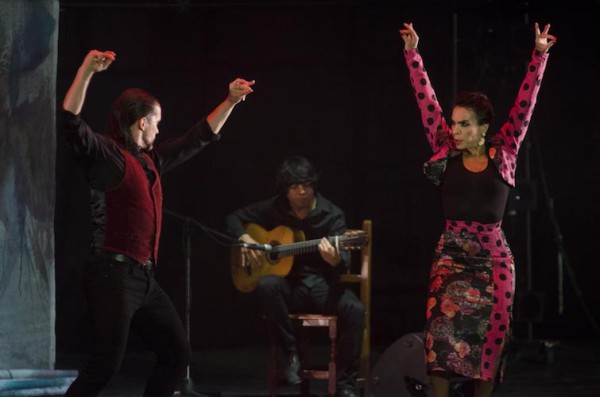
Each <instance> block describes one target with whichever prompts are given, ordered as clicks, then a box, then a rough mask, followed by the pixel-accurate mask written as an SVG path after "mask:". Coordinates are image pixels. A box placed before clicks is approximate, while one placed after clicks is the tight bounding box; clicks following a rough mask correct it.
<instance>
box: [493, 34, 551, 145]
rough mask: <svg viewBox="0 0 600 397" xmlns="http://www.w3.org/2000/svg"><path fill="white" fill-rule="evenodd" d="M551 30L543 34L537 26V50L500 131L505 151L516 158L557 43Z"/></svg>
mask: <svg viewBox="0 0 600 397" xmlns="http://www.w3.org/2000/svg"><path fill="white" fill-rule="evenodd" d="M549 30H550V25H549V24H548V25H546V26H545V27H544V30H543V31H542V32H540V28H539V25H538V24H537V23H536V24H535V50H534V51H533V54H532V56H531V61H530V62H529V65H528V66H527V71H526V74H525V78H524V79H523V82H522V83H521V87H520V89H519V93H518V94H517V98H516V100H515V103H514V104H513V107H512V108H511V110H510V113H509V117H508V121H507V122H506V123H505V124H504V125H503V126H502V128H501V129H500V138H501V143H502V144H503V146H504V148H505V150H506V151H507V152H508V153H511V154H512V155H514V156H516V154H517V152H518V151H519V148H520V147H521V143H522V142H523V140H524V138H525V134H526V133H527V128H528V127H529V122H530V120H531V116H532V114H533V109H534V107H535V103H536V100H537V94H538V92H539V90H540V86H541V83H542V77H543V76H544V70H545V69H546V61H547V59H548V50H549V49H550V47H552V46H553V45H554V43H556V37H554V36H552V35H550V34H549V33H548V31H549Z"/></svg>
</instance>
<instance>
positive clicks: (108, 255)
mask: <svg viewBox="0 0 600 397" xmlns="http://www.w3.org/2000/svg"><path fill="white" fill-rule="evenodd" d="M93 252H94V254H96V255H97V256H100V257H102V258H105V259H110V260H113V261H116V262H121V263H125V264H127V265H131V266H135V267H139V268H140V269H144V270H152V269H154V262H152V261H151V260H147V261H146V262H144V263H140V262H138V261H136V260H135V259H133V258H130V257H129V256H127V255H124V254H118V253H115V252H108V251H105V250H103V249H102V248H98V247H94V248H93Z"/></svg>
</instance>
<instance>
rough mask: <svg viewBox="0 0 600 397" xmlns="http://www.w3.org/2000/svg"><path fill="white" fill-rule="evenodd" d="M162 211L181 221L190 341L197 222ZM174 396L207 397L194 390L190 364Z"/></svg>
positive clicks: (186, 313) (187, 329) (186, 311)
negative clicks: (193, 241) (179, 389)
mask: <svg viewBox="0 0 600 397" xmlns="http://www.w3.org/2000/svg"><path fill="white" fill-rule="evenodd" d="M163 212H164V213H165V214H168V215H170V216H172V217H173V218H176V219H178V220H180V221H182V222H183V236H184V249H183V251H184V255H185V332H186V336H187V340H188V344H189V345H190V346H191V342H190V309H191V303H192V291H191V277H190V276H191V257H192V255H191V254H192V243H191V237H192V232H193V230H194V227H198V222H196V221H195V220H194V219H192V218H189V217H186V216H183V215H179V214H177V213H175V212H172V211H169V210H167V209H164V210H163ZM174 395H176V396H200V397H209V396H208V395H207V394H202V393H198V392H196V391H194V384H193V381H192V379H191V378H190V365H189V364H188V366H187V368H186V375H185V378H184V379H183V381H182V385H181V391H176V392H175V394H174Z"/></svg>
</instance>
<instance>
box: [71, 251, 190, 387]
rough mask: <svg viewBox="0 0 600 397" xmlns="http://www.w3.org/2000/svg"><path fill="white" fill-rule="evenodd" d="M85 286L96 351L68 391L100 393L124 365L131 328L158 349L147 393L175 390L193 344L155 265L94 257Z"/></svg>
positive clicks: (89, 266)
mask: <svg viewBox="0 0 600 397" xmlns="http://www.w3.org/2000/svg"><path fill="white" fill-rule="evenodd" d="M84 289H85V295H86V299H87V303H88V306H89V309H90V312H91V318H92V332H93V346H92V351H91V356H90V358H89V360H88V362H87V364H86V366H85V368H84V369H83V370H82V371H81V372H80V374H79V376H78V377H77V379H76V380H75V382H73V384H72V385H71V387H70V388H69V390H68V391H67V393H66V396H68V397H72V396H85V397H91V396H97V395H98V394H99V393H100V391H101V390H102V389H103V388H104V387H105V386H106V384H107V383H108V382H109V381H110V380H111V378H112V377H113V376H114V375H115V374H116V372H117V371H118V370H119V367H120V366H121V362H122V360H123V356H124V354H125V349H126V346H127V339H128V336H129V332H130V331H131V332H134V333H136V334H137V335H139V336H140V338H141V339H142V340H143V341H144V342H145V343H146V344H147V345H148V347H149V348H150V349H151V350H152V351H153V352H154V353H155V354H156V364H155V366H154V368H153V370H152V373H151V375H150V377H149V378H148V381H147V383H146V389H145V392H144V396H145V397H158V396H161V397H162V396H172V395H173V393H174V391H175V389H176V388H177V386H178V384H179V382H180V381H181V379H182V378H183V376H184V375H185V370H186V367H187V365H188V363H189V361H190V358H191V349H190V347H189V343H188V340H187V336H186V333H185V329H184V327H183V324H182V323H181V319H180V318H179V315H178V314H177V311H176V310H175V307H174V306H173V303H172V302H171V300H170V299H169V297H168V296H167V294H166V293H165V292H164V291H163V290H162V289H161V288H160V286H159V285H158V284H157V283H156V281H155V279H154V275H153V271H152V270H144V269H142V268H140V267H137V266H134V265H128V264H124V263H121V262H115V261H111V260H109V259H105V258H98V257H92V258H91V259H90V260H89V261H88V262H87V263H86V269H85V275H84Z"/></svg>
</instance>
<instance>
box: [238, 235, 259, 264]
mask: <svg viewBox="0 0 600 397" xmlns="http://www.w3.org/2000/svg"><path fill="white" fill-rule="evenodd" d="M238 240H241V241H243V242H245V243H248V244H258V241H256V240H254V239H253V238H252V237H250V235H249V234H248V233H246V234H242V235H241V236H240V238H239V239H238ZM242 255H243V256H244V263H243V265H242V266H248V265H250V264H252V265H255V266H258V265H259V264H260V262H261V257H262V255H264V254H263V253H262V252H260V251H257V250H253V249H249V248H242Z"/></svg>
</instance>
